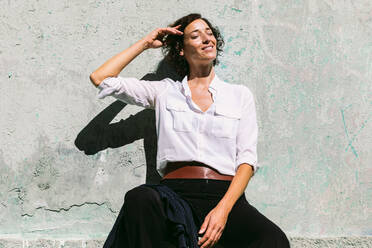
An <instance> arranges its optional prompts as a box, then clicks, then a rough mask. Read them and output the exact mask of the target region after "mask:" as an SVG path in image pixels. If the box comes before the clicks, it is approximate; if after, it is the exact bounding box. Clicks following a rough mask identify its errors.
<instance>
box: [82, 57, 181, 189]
mask: <svg viewBox="0 0 372 248" xmlns="http://www.w3.org/2000/svg"><path fill="white" fill-rule="evenodd" d="M164 78H171V79H173V80H175V81H176V80H179V81H181V80H182V78H180V76H179V75H178V74H177V73H176V72H175V70H174V69H173V68H172V67H171V66H170V65H169V64H168V63H167V62H166V61H165V60H164V59H163V60H162V61H160V63H159V65H158V67H157V70H156V72H155V73H149V74H146V75H145V76H144V77H143V78H142V79H144V80H150V81H159V80H162V79H164ZM126 105H127V104H126V103H124V102H121V101H119V100H117V101H115V102H113V103H112V104H110V105H109V106H108V107H107V108H105V109H104V110H103V111H101V112H100V113H99V114H98V115H97V116H96V117H94V118H93V119H92V120H91V121H90V122H89V123H88V125H86V126H85V127H84V128H83V129H82V130H81V131H80V132H79V134H78V135H77V137H76V139H75V146H76V147H77V148H78V149H79V150H81V151H84V153H85V154H86V155H93V154H96V153H97V152H99V151H102V150H104V149H106V148H117V147H121V146H125V145H126V144H130V143H132V142H134V141H136V140H138V139H142V138H143V140H144V142H143V143H144V149H145V157H146V183H158V182H159V181H160V179H161V177H160V175H159V174H158V172H157V171H156V152H157V142H156V141H157V137H156V126H155V111H154V110H152V109H144V110H142V111H140V112H138V113H137V114H135V115H131V116H130V117H129V118H127V119H125V120H123V119H121V120H120V121H119V122H116V123H111V124H110V122H111V121H112V120H113V119H114V118H115V116H116V115H117V114H118V113H119V112H120V111H121V110H122V109H123V108H124V107H125V106H126Z"/></svg>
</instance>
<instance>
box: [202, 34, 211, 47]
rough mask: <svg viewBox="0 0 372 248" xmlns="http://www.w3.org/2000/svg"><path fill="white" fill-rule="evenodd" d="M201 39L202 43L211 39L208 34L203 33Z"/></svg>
mask: <svg viewBox="0 0 372 248" xmlns="http://www.w3.org/2000/svg"><path fill="white" fill-rule="evenodd" d="M202 39H203V43H205V44H208V43H209V41H210V40H211V38H210V37H209V35H207V34H205V33H203V34H202Z"/></svg>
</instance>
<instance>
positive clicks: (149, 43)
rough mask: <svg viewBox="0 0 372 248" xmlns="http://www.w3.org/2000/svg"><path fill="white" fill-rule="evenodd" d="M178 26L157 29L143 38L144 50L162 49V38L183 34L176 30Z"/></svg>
mask: <svg viewBox="0 0 372 248" xmlns="http://www.w3.org/2000/svg"><path fill="white" fill-rule="evenodd" d="M180 26H181V25H178V26H175V27H167V28H157V29H155V30H153V31H152V32H151V33H149V34H148V35H147V36H146V37H144V38H143V39H144V40H145V41H146V49H147V48H159V47H162V46H163V45H164V43H163V38H164V36H166V35H168V34H173V35H182V34H183V32H181V31H179V30H178V29H177V28H179V27H180Z"/></svg>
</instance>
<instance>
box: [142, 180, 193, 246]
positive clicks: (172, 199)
mask: <svg viewBox="0 0 372 248" xmlns="http://www.w3.org/2000/svg"><path fill="white" fill-rule="evenodd" d="M141 186H147V187H151V188H153V189H155V190H156V191H157V192H159V194H160V198H161V200H162V201H163V203H164V210H165V215H166V216H167V218H168V219H169V221H170V222H171V223H172V228H171V230H172V233H171V235H172V236H173V237H174V238H176V240H178V248H199V246H198V230H197V227H196V225H195V222H194V218H193V214H192V210H191V208H190V205H189V204H188V203H187V202H186V201H185V200H183V199H182V198H181V197H180V196H179V195H178V194H177V193H176V192H174V191H173V190H172V189H171V188H169V187H168V186H166V185H161V184H142V185H141Z"/></svg>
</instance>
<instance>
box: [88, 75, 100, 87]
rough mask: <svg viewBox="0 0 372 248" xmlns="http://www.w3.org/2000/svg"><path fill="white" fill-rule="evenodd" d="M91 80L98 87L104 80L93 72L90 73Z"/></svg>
mask: <svg viewBox="0 0 372 248" xmlns="http://www.w3.org/2000/svg"><path fill="white" fill-rule="evenodd" d="M89 79H90V82H91V83H92V84H93V85H94V86H96V87H98V85H99V84H100V83H101V82H102V80H101V79H100V78H99V77H98V76H97V75H96V74H95V73H94V72H93V73H91V74H90V75H89Z"/></svg>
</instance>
